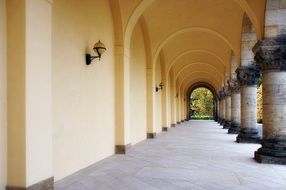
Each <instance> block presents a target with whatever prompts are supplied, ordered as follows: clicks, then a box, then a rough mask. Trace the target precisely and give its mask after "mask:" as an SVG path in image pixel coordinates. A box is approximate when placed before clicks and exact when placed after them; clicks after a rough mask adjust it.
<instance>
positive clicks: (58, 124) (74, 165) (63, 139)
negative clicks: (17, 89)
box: [52, 0, 115, 180]
mask: <svg viewBox="0 0 286 190" xmlns="http://www.w3.org/2000/svg"><path fill="white" fill-rule="evenodd" d="M112 23H113V22H112V16H111V12H110V7H109V3H108V1H106V0H99V1H94V0H85V1H78V0H56V1H54V3H53V67H52V72H53V75H52V78H53V81H52V89H53V126H54V128H53V130H54V135H53V140H54V144H53V149H54V159H53V160H54V176H55V179H56V180H59V179H61V178H63V177H65V176H67V175H69V174H72V173H73V172H76V171H77V170H79V169H81V168H84V167H87V166H88V165H90V164H93V163H94V162H96V161H99V160H101V159H103V158H106V157H107V156H110V155H112V154H113V153H114V145H115V132H114V131H115V111H114V110H115V91H114V89H115V85H114V84H115V79H114V75H115V70H114V50H113V46H114V39H113V36H114V31H113V24H112ZM98 40H101V41H102V42H103V43H104V44H105V45H106V48H107V51H106V52H105V54H103V56H102V59H101V61H98V60H94V61H93V62H92V64H91V65H89V66H86V65H85V53H86V51H87V50H88V51H90V50H91V48H92V46H93V45H94V43H95V42H97V41H98ZM91 53H92V54H94V52H92V51H91Z"/></svg>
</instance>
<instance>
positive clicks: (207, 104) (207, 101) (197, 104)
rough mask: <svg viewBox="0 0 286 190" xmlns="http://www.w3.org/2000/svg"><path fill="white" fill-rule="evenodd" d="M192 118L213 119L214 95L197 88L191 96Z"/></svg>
mask: <svg viewBox="0 0 286 190" xmlns="http://www.w3.org/2000/svg"><path fill="white" fill-rule="evenodd" d="M190 98H191V101H190V102H191V105H190V107H191V110H192V111H191V114H192V117H193V118H194V117H198V118H203V117H206V118H212V117H213V94H212V93H211V91H210V90H208V89H206V88H197V89H196V90H194V91H193V92H192V94H191V97H190Z"/></svg>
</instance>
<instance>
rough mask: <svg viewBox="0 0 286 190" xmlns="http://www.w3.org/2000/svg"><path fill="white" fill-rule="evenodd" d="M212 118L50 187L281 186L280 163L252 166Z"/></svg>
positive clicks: (249, 150) (279, 189)
mask: <svg viewBox="0 0 286 190" xmlns="http://www.w3.org/2000/svg"><path fill="white" fill-rule="evenodd" d="M235 137H236V135H229V134H227V131H226V130H224V129H222V128H221V126H219V125H218V124H216V123H215V122H213V121H190V122H185V123H184V124H181V125H180V126H178V127H176V128H172V129H170V130H169V131H168V132H163V133H161V134H159V135H158V137H157V138H156V139H153V140H146V141H144V142H142V143H140V144H138V145H135V147H133V149H132V151H131V152H130V153H128V154H127V155H114V156H112V157H110V158H107V159H105V160H103V161H101V162H99V163H97V164H94V165H93V166H90V167H88V168H86V169H84V170H82V171H80V172H77V173H76V174H74V175H72V176H69V177H67V178H65V179H63V180H61V181H58V182H57V183H56V185H55V189H56V190H63V189H64V190H109V189H110V190H113V189H114V190H123V189H124V190H129V189H130V190H137V189H142V190H158V189H163V190H180V189H188V190H189V189H194V190H220V189H227V190H253V189H257V190H286V166H280V165H267V164H258V163H256V162H255V161H254V160H253V152H254V151H255V150H256V149H257V148H258V147H259V146H260V145H255V144H238V143H236V142H234V140H235Z"/></svg>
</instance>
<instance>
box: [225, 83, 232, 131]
mask: <svg viewBox="0 0 286 190" xmlns="http://www.w3.org/2000/svg"><path fill="white" fill-rule="evenodd" d="M224 91H225V122H224V125H223V128H224V129H229V128H230V124H231V91H230V89H229V87H228V86H225V88H224Z"/></svg>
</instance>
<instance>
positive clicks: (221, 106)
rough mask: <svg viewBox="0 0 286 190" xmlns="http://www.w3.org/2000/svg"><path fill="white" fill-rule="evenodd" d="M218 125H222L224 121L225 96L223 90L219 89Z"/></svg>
mask: <svg viewBox="0 0 286 190" xmlns="http://www.w3.org/2000/svg"><path fill="white" fill-rule="evenodd" d="M220 108H221V109H220V116H221V119H220V123H219V124H220V125H221V126H223V125H224V122H225V98H224V91H223V90H221V91H220Z"/></svg>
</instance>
